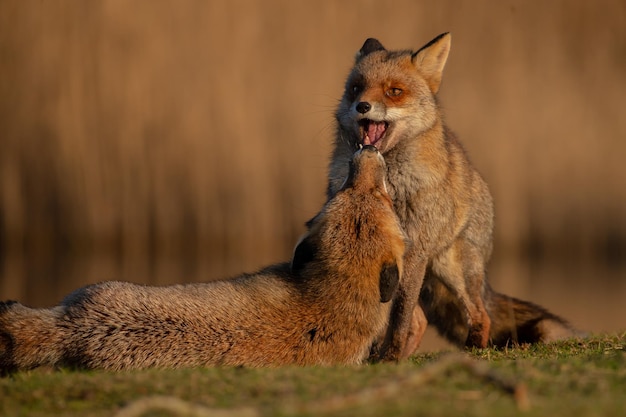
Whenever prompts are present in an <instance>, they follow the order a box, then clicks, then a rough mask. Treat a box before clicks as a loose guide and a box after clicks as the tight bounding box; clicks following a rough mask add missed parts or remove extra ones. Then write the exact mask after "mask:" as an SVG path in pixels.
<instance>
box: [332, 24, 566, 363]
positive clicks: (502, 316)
mask: <svg viewBox="0 0 626 417" xmlns="http://www.w3.org/2000/svg"><path fill="white" fill-rule="evenodd" d="M449 50H450V35H449V34H447V33H444V34H442V35H440V36H438V37H436V38H435V39H433V40H432V41H431V42H429V43H428V44H427V45H426V46H424V47H423V48H421V49H420V50H418V51H417V52H413V51H408V50H405V51H388V50H386V49H385V48H384V47H383V45H382V44H381V43H380V42H379V41H377V40H376V39H368V40H366V41H365V43H364V44H363V47H362V48H361V50H360V51H359V52H358V54H357V56H356V62H355V65H354V68H353V69H352V71H351V72H350V74H349V76H348V79H347V81H346V84H345V92H344V94H343V97H342V99H341V102H340V104H339V107H338V109H337V111H336V119H337V122H338V126H337V135H336V139H335V144H334V150H333V154H332V160H331V162H330V167H329V183H328V196H329V197H332V196H334V195H335V193H337V191H338V190H339V189H340V186H341V184H342V182H343V178H345V176H346V175H347V166H348V161H349V160H350V157H351V155H352V153H353V152H354V150H355V149H357V148H358V147H359V146H360V145H374V146H376V147H377V148H378V149H379V150H380V152H381V153H382V154H383V155H384V157H385V160H386V163H387V187H388V190H389V195H390V196H391V198H392V200H393V202H394V208H395V211H396V214H397V215H398V217H399V218H400V221H401V223H402V225H403V227H404V230H405V233H406V234H407V237H408V240H409V242H410V244H409V246H408V247H407V252H406V256H405V259H404V277H403V279H402V283H401V284H400V287H399V290H398V292H397V295H396V297H395V298H394V300H393V306H392V311H391V316H390V322H389V326H388V330H387V334H386V336H385V338H384V340H383V341H381V343H379V344H378V346H377V349H376V350H375V351H373V356H374V358H379V359H383V360H397V359H399V358H403V357H407V356H409V355H410V354H411V353H412V352H413V351H414V350H415V349H416V348H417V346H418V345H419V342H420V340H421V338H422V335H423V332H424V331H425V328H426V325H427V323H428V322H431V323H432V324H434V325H435V326H436V327H437V329H438V330H439V332H440V333H441V334H442V335H443V336H445V337H447V338H448V339H449V340H450V341H451V342H453V343H455V344H456V345H458V346H467V347H472V346H475V347H485V346H487V345H489V344H493V345H497V346H502V345H505V344H507V343H509V342H519V343H522V342H531V343H532V342H540V341H544V342H546V341H551V340H555V339H558V338H563V337H567V336H572V335H574V334H575V331H574V330H573V329H572V328H571V327H570V326H569V325H568V324H567V323H566V322H565V321H564V320H563V319H561V318H559V317H557V316H555V315H553V314H551V313H549V312H547V311H546V310H544V309H543V308H541V307H539V306H536V305H534V304H531V303H528V302H525V301H520V300H517V299H514V298H511V297H507V296H505V295H502V294H499V293H497V292H495V291H494V290H492V289H491V287H490V286H489V284H488V283H487V281H486V278H485V265H486V263H487V261H488V259H489V257H490V255H491V250H492V230H493V202H492V199H491V195H490V193H489V189H488V188H487V185H486V183H485V181H484V180H483V179H482V178H481V176H480V175H479V174H478V172H477V171H476V170H475V169H474V168H473V167H472V165H471V164H470V162H469V160H468V157H467V155H466V153H465V151H464V149H463V147H462V146H461V144H460V143H459V142H458V140H457V139H456V137H455V136H454V135H453V134H452V132H450V131H449V130H448V128H447V127H446V125H445V124H444V122H443V118H442V113H441V109H440V108H439V106H438V103H437V98H436V94H437V91H438V89H439V85H440V83H441V76H442V72H443V68H444V65H445V63H446V59H447V57H448V52H449ZM420 290H421V292H420ZM418 300H419V305H418ZM420 305H421V308H420Z"/></svg>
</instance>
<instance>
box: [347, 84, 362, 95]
mask: <svg viewBox="0 0 626 417" xmlns="http://www.w3.org/2000/svg"><path fill="white" fill-rule="evenodd" d="M359 91H361V86H360V85H358V84H354V85H352V88H350V92H351V93H352V95H354V96H356V95H357V94H359Z"/></svg>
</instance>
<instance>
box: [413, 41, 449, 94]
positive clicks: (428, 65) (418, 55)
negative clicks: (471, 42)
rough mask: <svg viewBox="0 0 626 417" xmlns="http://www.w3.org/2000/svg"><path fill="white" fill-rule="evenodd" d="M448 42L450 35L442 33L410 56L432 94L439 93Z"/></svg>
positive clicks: (446, 57)
mask: <svg viewBox="0 0 626 417" xmlns="http://www.w3.org/2000/svg"><path fill="white" fill-rule="evenodd" d="M450 42H451V36H450V33H448V32H446V33H442V34H441V35H439V36H437V37H436V38H435V39H433V40H432V41H430V42H428V43H427V44H426V45H424V46H423V47H422V48H420V49H419V50H418V51H417V52H415V53H414V54H413V55H412V56H411V60H412V61H413V64H414V65H415V66H416V67H417V68H418V69H419V70H420V72H421V73H422V75H423V76H424V78H425V79H426V81H427V82H428V86H429V87H430V90H431V91H432V92H433V94H437V91H439V85H440V84H441V75H442V73H443V67H444V66H445V65H446V60H447V59H448V54H449V53H450Z"/></svg>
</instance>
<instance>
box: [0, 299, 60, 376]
mask: <svg viewBox="0 0 626 417" xmlns="http://www.w3.org/2000/svg"><path fill="white" fill-rule="evenodd" d="M56 316H57V311H56V310H55V309H42V310H36V309H32V308H28V307H25V306H23V305H21V304H20V303H17V302H15V301H7V302H0V375H6V374H9V373H11V372H15V371H17V370H22V369H31V368H34V367H37V366H41V365H54V364H56V363H57V362H58V361H59V359H60V357H61V342H62V335H61V334H60V332H59V329H58V327H57V326H56Z"/></svg>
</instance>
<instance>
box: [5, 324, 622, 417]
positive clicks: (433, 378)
mask: <svg viewBox="0 0 626 417" xmlns="http://www.w3.org/2000/svg"><path fill="white" fill-rule="evenodd" d="M467 353H468V355H467V356H469V358H471V359H472V360H471V361H468V360H467V356H463V355H449V354H448V353H445V352H442V353H433V354H420V355H417V356H415V357H414V358H412V359H411V360H410V361H406V362H403V363H400V364H376V365H367V366H361V367H335V368H297V367H284V368H277V369H246V368H207V369H182V370H147V371H133V372H120V373H112V372H100V371H90V372H83V371H68V370H63V371H52V370H44V369H41V370H34V371H30V372H22V373H18V374H15V375H13V376H12V377H9V378H2V379H0V414H1V415H6V416H54V415H63V416H115V415H116V414H118V413H119V416H120V417H123V416H126V417H128V416H139V415H142V416H144V415H145V416H148V415H149V416H183V415H185V416H205V415H207V416H208V415H220V414H214V413H213V411H210V410H227V411H228V413H227V414H226V415H229V416H230V415H233V416H237V415H259V416H271V415H284V416H286V415H316V416H317V415H328V416H331V415H332V416H355V415H358V416H392V415H393V416H404V415H406V416H448V415H463V416H495V415H498V416H500V415H512V416H515V415H523V416H548V415H549V416H568V417H570V416H620V417H621V416H624V415H626V333H620V334H613V335H601V336H593V337H590V338H587V339H583V340H576V341H566V342H561V343H556V344H549V345H536V346H527V347H520V348H516V349H506V350H494V349H482V350H473V351H469V352H467ZM509 388H517V389H518V394H517V396H516V395H513V394H512V393H511V392H510V389H509ZM159 401H161V402H165V403H166V405H169V406H170V408H172V410H169V411H167V410H163V409H159V404H158V402H159ZM129 406H131V407H136V408H138V409H143V411H144V412H142V411H141V410H134V411H133V410H132V408H128V407H129ZM185 409H187V410H185ZM209 409H210V410H209Z"/></svg>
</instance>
